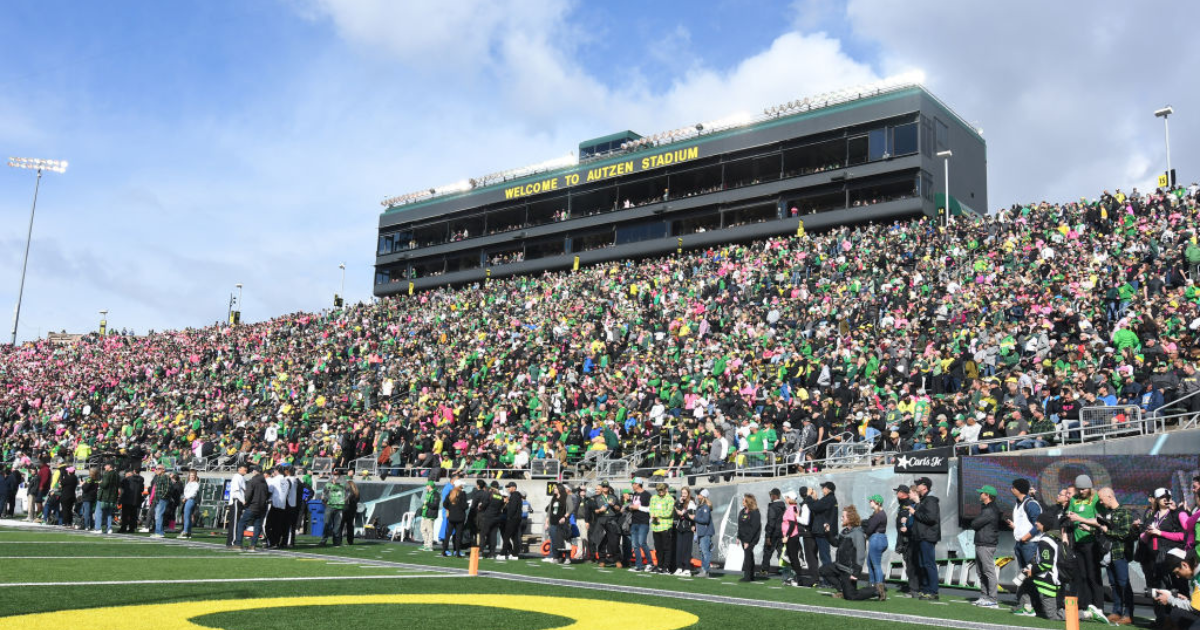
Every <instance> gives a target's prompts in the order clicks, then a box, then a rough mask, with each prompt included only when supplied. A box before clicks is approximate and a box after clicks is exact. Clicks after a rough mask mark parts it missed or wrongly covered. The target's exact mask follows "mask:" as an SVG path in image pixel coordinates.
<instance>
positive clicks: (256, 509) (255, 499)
mask: <svg viewBox="0 0 1200 630" xmlns="http://www.w3.org/2000/svg"><path fill="white" fill-rule="evenodd" d="M270 494H271V491H270V489H269V488H267V480H266V478H264V477H263V475H262V472H261V471H260V470H258V468H254V469H253V470H251V471H250V479H249V480H247V481H246V509H245V510H244V511H243V512H242V518H241V519H239V520H238V525H237V537H236V538H234V540H233V546H235V547H237V548H238V549H241V548H242V539H243V537H244V536H245V533H246V527H247V526H250V525H253V527H254V533H253V534H252V535H251V537H250V549H249V550H250V551H258V539H259V538H260V537H261V536H262V530H263V519H264V518H265V517H266V516H267V507H268V506H269V505H270Z"/></svg>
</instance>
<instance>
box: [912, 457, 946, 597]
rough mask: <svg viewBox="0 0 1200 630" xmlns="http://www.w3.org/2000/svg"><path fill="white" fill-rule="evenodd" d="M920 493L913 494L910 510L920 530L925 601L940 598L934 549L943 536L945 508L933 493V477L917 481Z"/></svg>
mask: <svg viewBox="0 0 1200 630" xmlns="http://www.w3.org/2000/svg"><path fill="white" fill-rule="evenodd" d="M913 487H914V489H915V490H916V493H915V494H914V495H912V500H913V505H910V506H908V511H909V513H910V514H912V515H913V527H914V528H915V529H916V540H917V544H918V545H920V562H921V564H920V568H921V570H920V571H919V572H918V573H917V575H918V576H924V579H923V580H922V581H921V596H920V599H922V600H924V601H937V600H938V570H937V561H936V557H935V556H934V550H935V549H936V548H937V544H938V541H940V540H941V539H942V511H941V505H940V504H939V503H938V498H937V497H935V496H934V495H933V494H930V489H932V487H933V480H931V479H930V478H929V477H921V478H920V479H917V480H916V481H915V482H913Z"/></svg>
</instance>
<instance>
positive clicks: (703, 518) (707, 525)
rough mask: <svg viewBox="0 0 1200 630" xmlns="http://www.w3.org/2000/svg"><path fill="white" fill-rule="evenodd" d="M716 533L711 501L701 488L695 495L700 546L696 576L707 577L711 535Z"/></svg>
mask: <svg viewBox="0 0 1200 630" xmlns="http://www.w3.org/2000/svg"><path fill="white" fill-rule="evenodd" d="M714 533H716V530H715V529H714V528H713V522H712V501H709V500H708V490H701V491H700V493H699V494H698V495H696V544H697V545H699V547H700V572H699V573H697V574H696V577H699V578H706V577H709V573H708V571H709V564H710V563H711V562H712V537H713V534H714Z"/></svg>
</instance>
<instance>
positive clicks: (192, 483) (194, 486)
mask: <svg viewBox="0 0 1200 630" xmlns="http://www.w3.org/2000/svg"><path fill="white" fill-rule="evenodd" d="M199 495H200V474H199V473H197V472H196V471H194V470H192V471H188V477H187V483H185V484H184V485H183V533H182V534H180V535H179V537H180V538H191V537H192V513H193V512H195V510H196V501H197V500H198V499H197V497H198V496H199Z"/></svg>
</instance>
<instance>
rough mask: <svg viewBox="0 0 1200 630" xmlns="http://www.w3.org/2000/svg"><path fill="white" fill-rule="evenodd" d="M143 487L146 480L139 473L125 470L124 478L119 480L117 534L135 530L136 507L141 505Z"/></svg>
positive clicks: (136, 519)
mask: <svg viewBox="0 0 1200 630" xmlns="http://www.w3.org/2000/svg"><path fill="white" fill-rule="evenodd" d="M145 487H146V480H145V479H142V476H141V475H139V474H138V473H136V472H134V471H133V470H132V469H130V470H126V471H125V478H124V479H122V480H121V499H120V501H119V502H120V504H121V527H120V529H118V530H117V533H118V534H132V533H135V532H137V521H138V518H137V517H138V508H139V507H141V505H142V491H143V490H144V489H145Z"/></svg>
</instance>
